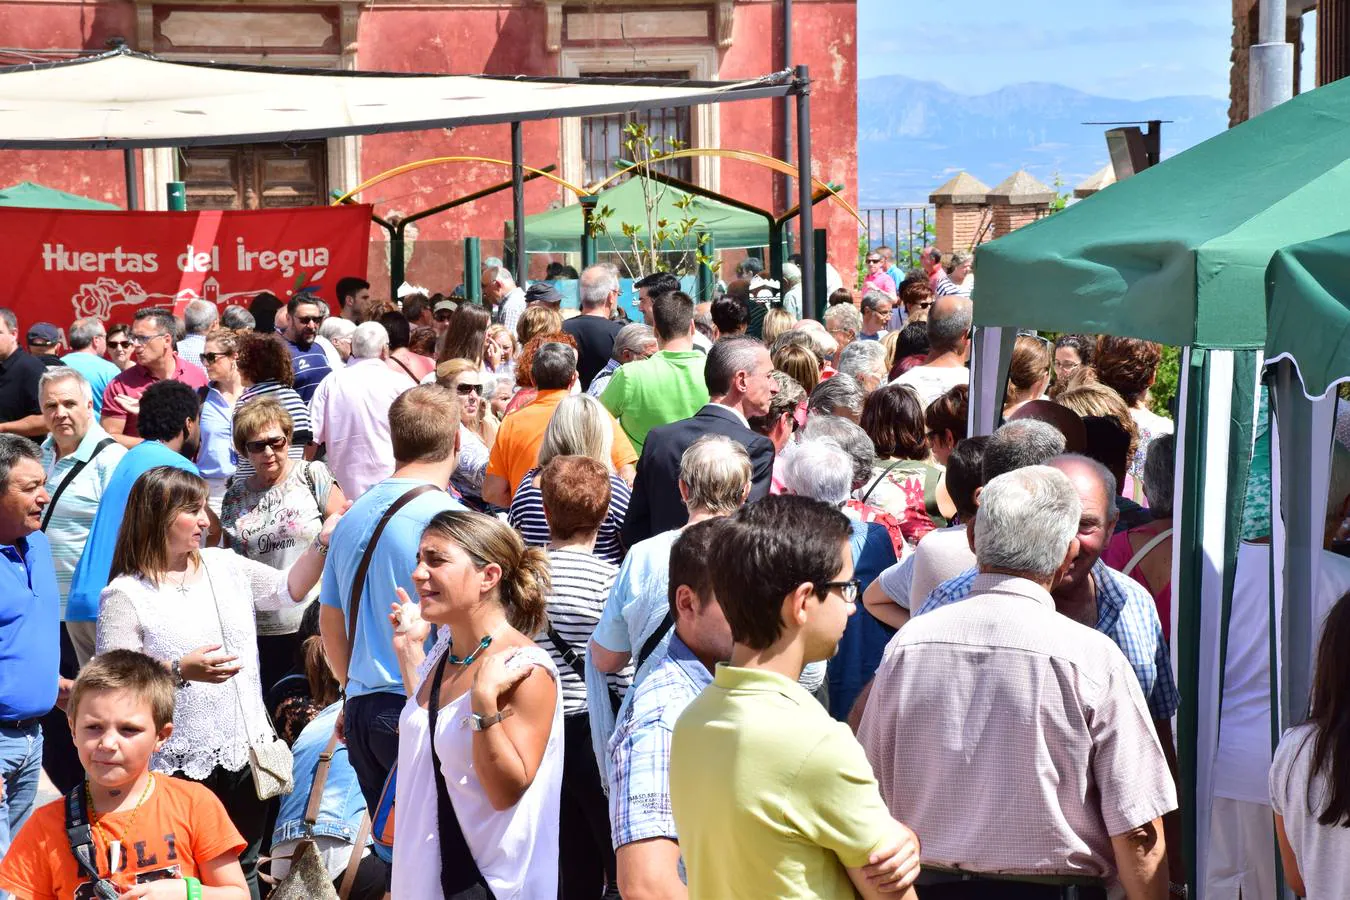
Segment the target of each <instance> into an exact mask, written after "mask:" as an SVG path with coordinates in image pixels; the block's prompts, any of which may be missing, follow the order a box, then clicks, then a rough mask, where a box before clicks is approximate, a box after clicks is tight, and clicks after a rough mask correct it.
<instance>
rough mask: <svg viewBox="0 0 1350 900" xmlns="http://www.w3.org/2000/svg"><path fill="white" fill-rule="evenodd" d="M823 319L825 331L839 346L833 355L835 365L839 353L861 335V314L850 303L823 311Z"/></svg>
mask: <svg viewBox="0 0 1350 900" xmlns="http://www.w3.org/2000/svg"><path fill="white" fill-rule="evenodd" d="M824 319H825V331H826V332H827V333H828V334H829V336H830V337H832V338H834V340H835V343H836V344H838V345H839V350H838V351H837V352H836V353H835V362H836V363H837V362H838V357H839V353H840V352H842V351H843V349H844V348H845V347H847V346H848V345H849V344H851V343H853V342H854V341H856V340H857V339H858V335H860V334H862V329H863V319H862V313H860V312H858V307H856V306H854V305H853V304H852V303H837V304H835V305H834V306H831V307H830V308H829V309H827V310H825V316H824Z"/></svg>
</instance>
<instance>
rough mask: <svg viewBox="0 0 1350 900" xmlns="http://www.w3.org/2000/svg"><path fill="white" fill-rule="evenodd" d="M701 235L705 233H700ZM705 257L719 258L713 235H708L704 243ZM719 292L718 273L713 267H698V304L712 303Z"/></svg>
mask: <svg viewBox="0 0 1350 900" xmlns="http://www.w3.org/2000/svg"><path fill="white" fill-rule="evenodd" d="M699 234H700V235H702V234H703V232H699ZM703 255H704V256H707V257H716V256H717V241H716V239H715V238H713V236H712V235H708V240H707V241H705V242H704V243H703ZM716 290H717V273H716V272H714V271H713V270H712V267H711V266H709V265H706V264H704V263H700V264H699V267H698V302H699V303H711V302H712V298H713V293H714V292H715V291H716Z"/></svg>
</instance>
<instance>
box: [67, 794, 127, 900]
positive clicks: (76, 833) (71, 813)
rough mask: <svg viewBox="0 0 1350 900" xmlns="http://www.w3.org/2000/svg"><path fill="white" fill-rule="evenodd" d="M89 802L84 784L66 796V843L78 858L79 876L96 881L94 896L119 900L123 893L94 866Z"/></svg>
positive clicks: (100, 899)
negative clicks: (68, 843)
mask: <svg viewBox="0 0 1350 900" xmlns="http://www.w3.org/2000/svg"><path fill="white" fill-rule="evenodd" d="M88 803H89V800H88V798H87V797H86V796H85V793H84V780H83V779H81V780H80V783H79V784H77V785H75V787H73V788H71V789H70V790H69V791H67V792H66V796H65V807H66V839H67V840H68V841H70V852H71V853H72V854H74V856H75V863H76V865H78V866H79V869H80V875H81V876H83V877H85V878H88V879H90V880H92V881H93V887H94V895H95V896H96V897H98V898H99V900H117V897H118V896H119V895H120V894H121V893H122V892H121V890H120V889H118V888H117V886H116V885H114V884H113V883H112V882H111V881H109V880H108V879H106V878H104V877H103V876H101V875H99V874H98V864H97V863H96V862H95V853H96V850H95V848H94V831H93V828H92V827H90V824H89V806H88Z"/></svg>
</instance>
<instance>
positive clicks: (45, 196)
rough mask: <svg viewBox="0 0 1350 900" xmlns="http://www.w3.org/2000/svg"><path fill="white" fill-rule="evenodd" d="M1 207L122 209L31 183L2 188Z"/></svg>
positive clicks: (115, 205)
mask: <svg viewBox="0 0 1350 900" xmlns="http://www.w3.org/2000/svg"><path fill="white" fill-rule="evenodd" d="M0 206H28V207H37V208H39V209H121V207H120V206H118V205H117V204H115V203H104V202H103V201H102V200H94V199H92V198H90V197H81V196H80V195H79V194H69V193H66V192H65V191H58V190H57V189H56V188H49V187H46V186H45V185H41V184H34V183H33V182H31V181H20V182H19V183H18V184H16V185H14V186H13V187H7V188H0Z"/></svg>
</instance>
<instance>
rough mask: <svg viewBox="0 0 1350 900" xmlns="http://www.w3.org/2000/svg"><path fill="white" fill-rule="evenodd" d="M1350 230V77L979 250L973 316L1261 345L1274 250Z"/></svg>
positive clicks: (1167, 339) (990, 321)
mask: <svg viewBox="0 0 1350 900" xmlns="http://www.w3.org/2000/svg"><path fill="white" fill-rule="evenodd" d="M1346 229H1350V79H1347V80H1344V81H1338V82H1333V83H1332V84H1329V85H1326V86H1325V87H1321V88H1318V89H1317V90H1315V91H1310V92H1308V93H1305V94H1302V95H1300V96H1298V97H1296V98H1294V99H1293V100H1290V101H1288V102H1286V103H1282V104H1281V105H1279V106H1277V107H1276V108H1275V109H1273V110H1270V111H1269V112H1267V113H1265V114H1263V115H1261V116H1258V117H1256V118H1255V119H1252V120H1251V121H1248V122H1245V123H1243V124H1242V125H1239V126H1238V127H1236V128H1233V129H1231V130H1229V131H1226V132H1224V133H1223V134H1220V135H1218V136H1216V137H1213V138H1211V139H1210V140H1208V141H1205V142H1204V143H1203V144H1199V145H1197V146H1195V147H1192V148H1191V149H1190V150H1187V151H1186V152H1184V153H1181V154H1178V155H1177V156H1174V157H1172V158H1171V159H1168V160H1166V161H1165V162H1163V163H1161V164H1160V165H1157V166H1154V167H1153V168H1151V169H1148V170H1146V171H1144V172H1142V173H1140V174H1138V175H1136V176H1134V177H1133V178H1129V179H1127V180H1125V181H1122V182H1120V183H1118V184H1115V185H1112V186H1111V187H1108V188H1106V189H1105V190H1103V191H1101V192H1100V193H1098V194H1095V195H1093V196H1092V197H1089V198H1087V199H1086V200H1083V201H1082V202H1080V203H1076V204H1074V205H1073V206H1070V207H1069V208H1067V209H1065V210H1064V211H1062V212H1058V213H1055V214H1053V215H1051V216H1048V217H1046V218H1045V219H1042V220H1041V221H1039V222H1035V223H1033V224H1031V225H1028V226H1026V227H1025V228H1021V229H1019V230H1017V231H1014V232H1012V233H1011V234H1009V235H1007V236H1005V237H1002V238H999V239H998V240H996V241H992V242H990V243H988V244H985V245H983V246H981V247H980V248H979V250H978V251H977V253H976V257H975V259H976V269H975V271H976V282H975V283H976V287H975V321H976V323H978V324H983V325H1005V326H1006V325H1014V326H1030V327H1035V328H1043V329H1048V330H1054V331H1088V332H1101V333H1109V334H1118V335H1129V336H1133V337H1142V338H1148V339H1151V340H1155V341H1160V342H1163V343H1166V344H1175V345H1184V344H1192V345H1195V346H1197V347H1201V348H1234V349H1257V348H1260V347H1262V346H1263V345H1264V344H1265V336H1266V331H1265V318H1266V316H1265V284H1264V279H1265V271H1266V266H1267V264H1268V263H1269V262H1270V259H1271V256H1272V254H1274V252H1275V251H1276V250H1278V249H1279V248H1281V247H1285V246H1288V245H1289V244H1292V243H1297V242H1300V241H1304V240H1309V239H1312V238H1318V237H1323V236H1325V235H1327V234H1331V233H1333V232H1338V231H1343V230H1346Z"/></svg>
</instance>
